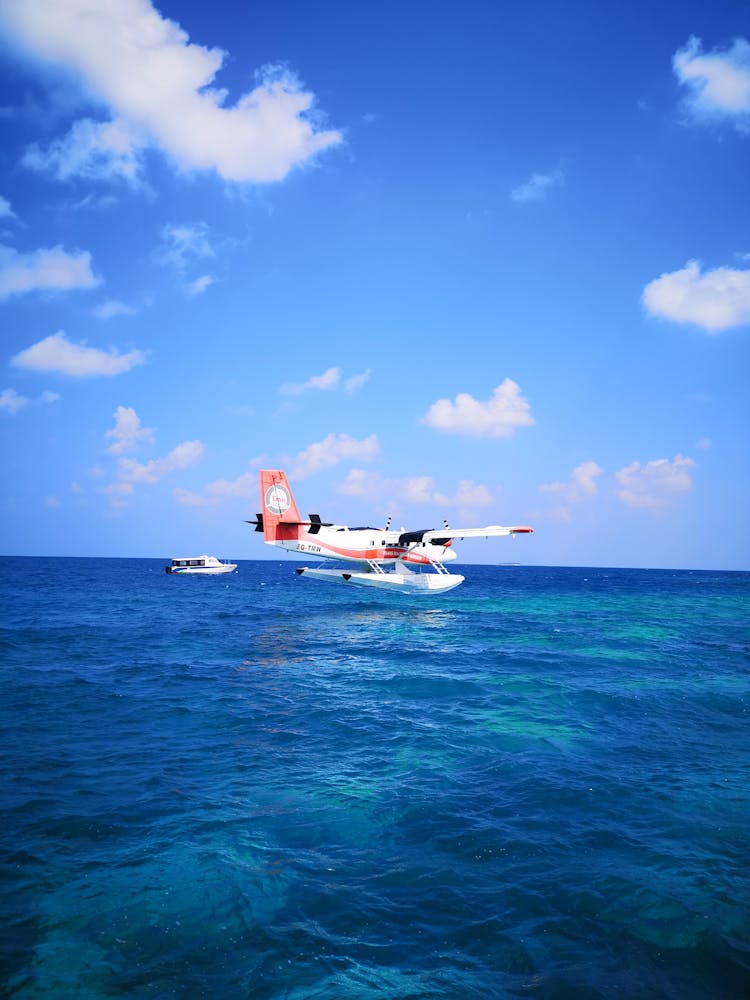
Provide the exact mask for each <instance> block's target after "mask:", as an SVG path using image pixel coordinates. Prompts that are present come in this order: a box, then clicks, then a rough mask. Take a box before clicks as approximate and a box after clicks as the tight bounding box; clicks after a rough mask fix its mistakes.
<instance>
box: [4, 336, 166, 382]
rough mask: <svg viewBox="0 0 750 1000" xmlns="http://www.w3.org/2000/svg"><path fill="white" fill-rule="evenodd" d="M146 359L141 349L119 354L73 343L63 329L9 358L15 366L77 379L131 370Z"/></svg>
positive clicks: (111, 349) (112, 350)
mask: <svg viewBox="0 0 750 1000" xmlns="http://www.w3.org/2000/svg"><path fill="white" fill-rule="evenodd" d="M145 360H146V355H145V354H144V352H143V351H130V352H129V353H128V354H118V352H117V351H116V350H114V349H113V348H110V350H109V351H100V350H99V349H98V348H96V347H86V346H85V345H83V344H72V343H71V342H70V341H69V340H68V339H67V338H66V336H65V333H64V331H62V330H60V331H59V332H58V333H53V334H51V335H50V336H49V337H45V338H44V340H40V341H39V342H38V343H37V344H32V346H31V347H27V348H26V350H25V351H21V352H20V354H16V356H15V357H14V358H11V364H13V365H15V366H16V367H17V368H29V369H31V370H32V371H37V372H58V373H59V374H61V375H73V376H75V377H76V378H90V377H94V376H98V375H120V374H122V373H123V372H127V371H130V369H131V368H134V367H135V366H136V365H141V364H143V362H144V361H145Z"/></svg>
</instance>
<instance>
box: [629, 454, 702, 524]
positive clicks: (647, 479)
mask: <svg viewBox="0 0 750 1000" xmlns="http://www.w3.org/2000/svg"><path fill="white" fill-rule="evenodd" d="M694 468H695V462H694V461H693V459H692V458H685V457H683V456H682V455H676V456H675V457H674V458H673V459H672V460H671V461H670V460H669V459H667V458H658V459H655V460H654V461H651V462H646V464H645V465H641V463H640V462H631V463H630V465H626V466H625V467H624V468H623V469H620V471H619V472H616V473H615V479H616V480H617V484H618V486H617V497H618V499H619V500H621V501H622V503H624V504H625V505H626V506H628V507H639V508H645V509H648V510H651V511H654V512H658V511H660V510H662V509H663V508H665V507H667V506H668V505H669V504H670V503H671V502H672V501H673V500H674V499H675V497H676V496H677V495H678V494H680V493H686V492H688V491H689V490H691V489H692V487H693V480H692V478H691V475H690V473H691V470H692V469H694Z"/></svg>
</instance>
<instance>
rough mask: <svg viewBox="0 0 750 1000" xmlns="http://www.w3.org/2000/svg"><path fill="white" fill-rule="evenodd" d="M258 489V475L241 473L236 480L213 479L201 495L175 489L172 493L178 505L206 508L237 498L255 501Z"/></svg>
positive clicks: (255, 473)
mask: <svg viewBox="0 0 750 1000" xmlns="http://www.w3.org/2000/svg"><path fill="white" fill-rule="evenodd" d="M258 488H259V487H258V473H257V472H243V473H242V475H240V476H237V478H236V479H214V480H213V482H210V483H208V485H207V486H206V487H205V489H204V491H203V492H202V493H195V492H192V491H190V490H183V489H176V490H174V491H173V493H174V498H175V500H176V501H177V502H178V503H180V504H184V505H185V506H188V507H207V506H209V505H212V504H217V503H220V502H221V501H222V500H231V499H234V498H237V497H239V498H241V499H243V500H255V499H256V498H257V496H258Z"/></svg>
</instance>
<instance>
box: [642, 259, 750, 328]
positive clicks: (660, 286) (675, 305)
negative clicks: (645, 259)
mask: <svg viewBox="0 0 750 1000" xmlns="http://www.w3.org/2000/svg"><path fill="white" fill-rule="evenodd" d="M643 304H644V306H645V307H646V309H647V310H648V312H650V313H651V315H653V316H662V317H664V318H665V319H669V320H672V321H673V322H675V323H695V324H696V325H697V326H700V327H703V329H704V330H707V331H708V332H709V333H719V332H720V331H721V330H728V329H729V328H730V327H733V326H741V325H743V324H745V323H750V270H747V271H743V270H737V269H734V268H731V267H717V268H714V270H712V271H706V272H704V273H703V274H701V268H700V264H699V263H698V262H697V261H695V260H691V261H688V263H687V264H686V265H685V267H683V268H682V270H680V271H672V272H671V273H665V274H662V275H661V276H660V277H658V278H656V279H655V280H654V281H652V282H650V283H649V284H648V285H646V287H645V289H644V290H643Z"/></svg>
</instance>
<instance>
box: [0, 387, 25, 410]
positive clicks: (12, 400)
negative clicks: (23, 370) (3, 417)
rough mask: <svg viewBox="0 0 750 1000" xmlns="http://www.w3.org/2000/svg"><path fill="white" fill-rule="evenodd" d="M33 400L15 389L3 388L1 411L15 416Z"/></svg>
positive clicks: (0, 394)
mask: <svg viewBox="0 0 750 1000" xmlns="http://www.w3.org/2000/svg"><path fill="white" fill-rule="evenodd" d="M30 402H31V400H30V399H29V398H28V397H27V396H22V395H21V394H20V393H18V392H16V390H15V389H3V391H2V392H0V412H2V413H10V414H11V415H12V416H15V415H16V414H17V413H18V411H19V410H22V409H23V408H24V406H28V405H29V403H30Z"/></svg>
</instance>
